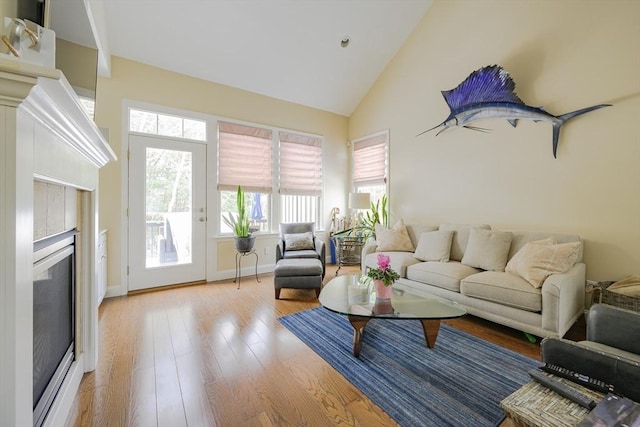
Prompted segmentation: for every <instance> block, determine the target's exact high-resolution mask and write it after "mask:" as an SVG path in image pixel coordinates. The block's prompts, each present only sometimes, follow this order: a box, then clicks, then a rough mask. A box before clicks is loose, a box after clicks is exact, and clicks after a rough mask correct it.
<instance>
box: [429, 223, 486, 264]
mask: <svg viewBox="0 0 640 427" xmlns="http://www.w3.org/2000/svg"><path fill="white" fill-rule="evenodd" d="M472 228H481V229H483V230H491V226H490V225H488V224H440V227H439V230H445V231H449V230H451V231H453V232H454V233H453V240H452V241H451V255H450V256H449V258H450V259H451V260H453V261H462V257H463V256H464V251H465V249H466V248H467V242H468V241H469V231H470V230H471V229H472Z"/></svg>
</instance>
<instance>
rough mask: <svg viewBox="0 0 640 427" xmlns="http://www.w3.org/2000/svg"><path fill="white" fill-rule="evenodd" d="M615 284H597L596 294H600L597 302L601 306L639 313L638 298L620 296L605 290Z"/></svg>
mask: <svg viewBox="0 0 640 427" xmlns="http://www.w3.org/2000/svg"><path fill="white" fill-rule="evenodd" d="M614 283H616V282H598V287H597V288H596V292H598V291H599V292H600V298H599V302H601V303H603V304H609V305H613V306H615V307H619V308H624V309H626V310H632V311H637V312H640V297H637V296H631V295H622V294H619V293H617V292H612V291H609V290H607V288H608V287H609V286H611V285H613V284H614Z"/></svg>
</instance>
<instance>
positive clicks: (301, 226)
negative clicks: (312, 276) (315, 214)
mask: <svg viewBox="0 0 640 427" xmlns="http://www.w3.org/2000/svg"><path fill="white" fill-rule="evenodd" d="M314 230H315V224H314V223H313V222H290V223H280V238H279V240H278V245H277V246H276V263H277V262H278V261H280V260H281V259H283V258H284V259H289V258H313V259H318V260H320V262H321V263H322V278H323V279H324V274H325V272H326V265H325V264H326V260H325V254H326V249H325V244H324V242H323V241H322V240H320V239H316V235H315V231H314ZM303 233H311V236H312V237H311V239H312V245H311V246H309V247H308V248H305V249H297V248H288V247H287V245H286V240H287V239H286V237H287V235H288V237H290V239H288V240H289V241H291V240H292V236H295V235H301V234H303Z"/></svg>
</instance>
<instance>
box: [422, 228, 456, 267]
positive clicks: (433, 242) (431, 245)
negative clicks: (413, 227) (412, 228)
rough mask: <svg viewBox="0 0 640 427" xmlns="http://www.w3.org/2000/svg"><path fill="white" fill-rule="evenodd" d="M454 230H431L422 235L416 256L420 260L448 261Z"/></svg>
mask: <svg viewBox="0 0 640 427" xmlns="http://www.w3.org/2000/svg"><path fill="white" fill-rule="evenodd" d="M452 239H453V231H445V230H440V231H429V232H425V233H422V234H421V235H420V240H419V241H418V247H417V248H416V251H415V253H414V256H415V257H416V258H418V259H419V260H420V261H440V262H448V261H449V254H450V253H451V240H452Z"/></svg>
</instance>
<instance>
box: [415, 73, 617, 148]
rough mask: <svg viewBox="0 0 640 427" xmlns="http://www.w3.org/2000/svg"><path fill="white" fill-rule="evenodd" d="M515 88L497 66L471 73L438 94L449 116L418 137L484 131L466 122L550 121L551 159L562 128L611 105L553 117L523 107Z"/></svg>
mask: <svg viewBox="0 0 640 427" xmlns="http://www.w3.org/2000/svg"><path fill="white" fill-rule="evenodd" d="M515 87H516V84H515V82H514V81H513V79H512V78H511V76H510V75H509V73H507V71H505V69H504V68H502V67H500V66H499V65H491V66H487V67H483V68H481V69H479V70H477V71H474V72H473V73H471V74H470V75H469V77H467V78H466V80H465V81H463V82H462V83H460V84H459V85H458V87H456V88H455V89H451V90H447V91H442V96H443V97H444V99H445V101H446V102H447V105H449V108H450V109H451V114H449V116H448V117H447V118H446V119H445V120H444V122H442V123H440V124H439V125H437V126H435V127H433V128H431V129H428V130H426V131H424V132H422V133H420V134H418V136H420V135H422V134H423V133H426V132H429V131H431V130H434V129H436V128H439V127H441V126H442V127H443V129H442V130H441V131H440V132H438V133H437V134H436V136H437V135H440V134H441V133H442V132H444V131H445V130H447V129H450V128H452V127H456V126H457V127H464V128H467V129H472V130H477V131H486V129H483V128H479V127H476V126H470V123H472V122H474V121H476V120H481V119H507V121H508V122H509V123H511V125H512V126H513V127H515V126H516V124H517V121H518V120H520V119H529V120H533V121H534V122H539V121H547V122H551V124H552V126H553V157H554V158H555V157H556V153H557V151H558V138H559V136H560V128H561V127H562V125H564V124H565V123H566V122H567V121H568V120H570V119H572V118H574V117H576V116H579V115H581V114H584V113H588V112H589V111H593V110H597V109H599V108H603V107H609V106H611V104H599V105H594V106H592V107H587V108H582V109H580V110H577V111H573V112H571V113H567V114H562V115H560V116H554V115H552V114H549V113H547V112H546V111H545V110H544V109H542V108H536V107H530V106H528V105H526V104H525V103H524V102H522V100H521V99H520V98H519V97H518V95H516V93H515V92H514V89H515Z"/></svg>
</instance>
